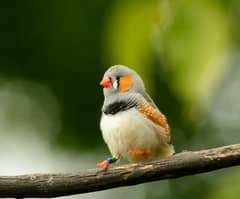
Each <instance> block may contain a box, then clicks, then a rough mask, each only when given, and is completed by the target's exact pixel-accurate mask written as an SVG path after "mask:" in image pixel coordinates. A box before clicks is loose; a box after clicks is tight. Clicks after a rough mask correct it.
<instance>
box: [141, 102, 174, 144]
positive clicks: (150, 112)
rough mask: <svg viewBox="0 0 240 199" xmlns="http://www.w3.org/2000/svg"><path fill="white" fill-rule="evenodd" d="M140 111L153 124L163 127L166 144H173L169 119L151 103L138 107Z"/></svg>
mask: <svg viewBox="0 0 240 199" xmlns="http://www.w3.org/2000/svg"><path fill="white" fill-rule="evenodd" d="M138 110H139V111H140V112H141V113H143V114H144V115H145V116H146V117H147V118H148V119H150V120H151V121H152V122H153V123H155V124H157V125H159V126H161V127H162V128H163V129H164V130H165V131H164V132H165V136H166V142H167V143H168V144H170V143H171V135H170V128H169V125H168V123H167V118H166V117H165V115H163V114H162V113H161V112H160V111H159V110H158V109H157V108H154V107H153V106H152V105H151V104H150V103H148V102H144V103H142V104H140V105H139V106H138Z"/></svg>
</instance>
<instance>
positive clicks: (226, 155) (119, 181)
mask: <svg viewBox="0 0 240 199" xmlns="http://www.w3.org/2000/svg"><path fill="white" fill-rule="evenodd" d="M236 165H240V144H235V145H229V146H224V147H220V148H214V149H208V150H202V151H196V152H191V151H186V152H181V153H178V154H176V155H173V156H171V157H168V158H164V159H160V160H155V161H151V162H144V163H138V164H126V165H120V166H114V167H111V168H110V169H108V170H107V171H102V170H99V169H91V170H84V171H80V172H75V173H55V174H54V173H50V174H31V175H19V176H0V197H56V196H66V195H71V194H80V193H87V192H93V191H98V190H105V189H109V188H114V187H121V186H129V185H136V184H140V183H144V182H150V181H156V180H163V179H169V178H178V177H183V176H187V175H193V174H198V173H204V172H209V171H213V170H217V169H222V168H226V167H231V166H236Z"/></svg>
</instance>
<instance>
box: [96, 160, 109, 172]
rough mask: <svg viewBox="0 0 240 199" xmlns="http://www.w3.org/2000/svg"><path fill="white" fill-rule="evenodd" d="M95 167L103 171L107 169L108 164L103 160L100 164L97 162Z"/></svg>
mask: <svg viewBox="0 0 240 199" xmlns="http://www.w3.org/2000/svg"><path fill="white" fill-rule="evenodd" d="M97 166H98V167H99V168H102V169H104V170H107V169H108V167H109V162H108V161H107V160H104V161H102V162H98V163H97Z"/></svg>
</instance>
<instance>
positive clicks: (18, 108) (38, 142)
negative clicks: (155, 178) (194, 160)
mask: <svg viewBox="0 0 240 199" xmlns="http://www.w3.org/2000/svg"><path fill="white" fill-rule="evenodd" d="M1 4H2V5H1V6H0V25H1V31H0V46H1V48H0V157H1V158H0V175H14V174H20V173H21V174H22V173H31V172H50V171H77V170H80V169H86V168H93V167H95V163H96V162H98V161H101V160H103V159H105V158H106V157H108V156H109V152H108V150H107V147H106V145H105V144H104V142H103V139H102V137H101V132H100V130H99V118H100V115H101V105H102V103H103V95H102V89H101V88H100V86H99V81H100V80H101V78H102V75H103V73H104V71H105V70H106V69H107V68H108V67H109V66H110V65H115V64H124V65H127V66H129V67H131V68H133V69H135V70H136V71H137V72H138V73H139V74H140V75H141V76H142V78H143V79H144V81H145V83H146V87H147V90H148V92H149V93H150V95H151V96H152V97H153V99H154V100H155V102H156V104H158V106H159V108H160V109H161V110H162V112H163V113H165V114H166V116H167V117H168V120H169V123H170V126H171V129H172V140H173V144H174V145H175V148H176V151H178V152H180V151H183V150H200V149H205V148H210V147H217V146H222V145H227V144H232V143H238V142H239V140H240V133H239V132H240V122H239V120H240V103H239V102H240V67H239V65H240V36H239V35H240V22H239V17H240V2H239V1H238V0H229V1H224V0H218V1H217V0H214V1H210V0H204V1H200V0H198V1H187V0H179V1H173V0H160V1H157V0H138V1H136V0H134V1H126V0H121V1H120V0H112V1H110V0H102V1H97V0H94V1H77V0H72V1H63V0H62V1H61V0H58V1H57V0H48V1H5V2H2V3H1ZM239 173H240V170H239V168H231V169H225V170H221V171H216V172H212V173H209V174H202V175H197V176H189V177H184V178H181V179H174V180H169V181H162V182H154V183H147V184H144V185H138V186H133V187H126V188H118V189H113V190H107V191H102V192H96V193H89V194H83V195H76V196H72V197H66V198H104V199H108V198H113V197H114V198H122V195H123V194H124V195H125V196H126V197H127V198H137V199H145V198H149V199H155V198H164V199H175V198H176V199H179V198H184V199H185V198H186V199H188V198H196V199H203V198H204V199H205V198H206V199H221V198H229V199H235V198H236V199H238V198H239V197H240V181H239V177H240V174H239Z"/></svg>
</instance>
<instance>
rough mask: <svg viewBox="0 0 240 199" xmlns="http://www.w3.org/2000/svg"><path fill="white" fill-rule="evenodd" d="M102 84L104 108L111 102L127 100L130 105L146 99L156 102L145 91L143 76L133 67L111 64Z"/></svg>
mask: <svg viewBox="0 0 240 199" xmlns="http://www.w3.org/2000/svg"><path fill="white" fill-rule="evenodd" d="M100 85H102V86H103V87H104V88H103V92H104V98H105V99H104V105H103V109H104V108H106V106H109V105H110V104H114V103H115V105H116V104H117V103H119V102H122V101H124V102H126V103H127V104H128V105H131V106H133V105H137V104H139V103H141V102H142V101H144V100H147V101H148V102H150V103H151V104H152V105H153V106H154V107H156V106H155V104H154V102H153V101H152V99H151V98H150V96H149V95H148V94H147V93H146V91H145V86H144V83H143V80H142V79H141V77H140V76H139V75H138V74H137V73H136V72H135V71H134V70H132V69H130V68H128V67H126V66H123V65H115V66H111V67H110V68H109V69H108V70H107V71H106V72H105V73H104V76H103V80H102V81H101V83H100Z"/></svg>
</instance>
